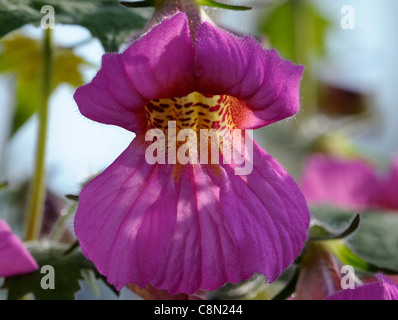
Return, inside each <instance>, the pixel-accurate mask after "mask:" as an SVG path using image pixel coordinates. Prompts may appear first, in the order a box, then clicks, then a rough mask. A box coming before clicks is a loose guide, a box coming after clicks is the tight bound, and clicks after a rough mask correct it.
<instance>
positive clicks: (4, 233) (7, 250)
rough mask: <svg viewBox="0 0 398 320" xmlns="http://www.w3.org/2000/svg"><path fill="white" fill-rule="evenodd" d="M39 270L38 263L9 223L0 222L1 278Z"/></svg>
mask: <svg viewBox="0 0 398 320" xmlns="http://www.w3.org/2000/svg"><path fill="white" fill-rule="evenodd" d="M37 268H38V266H37V263H36V261H35V260H34V259H33V257H32V256H31V255H30V253H29V252H28V250H27V249H26V248H25V247H24V245H23V244H22V242H21V241H20V240H19V239H18V237H17V236H16V235H15V234H13V233H12V231H11V229H10V227H9V226H8V224H7V223H5V222H4V221H2V220H0V277H9V276H14V275H18V274H24V273H29V272H32V271H35V270H36V269H37Z"/></svg>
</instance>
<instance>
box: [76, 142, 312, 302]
mask: <svg viewBox="0 0 398 320" xmlns="http://www.w3.org/2000/svg"><path fill="white" fill-rule="evenodd" d="M140 139H141V138H139V137H138V138H136V139H135V140H134V141H133V143H132V144H131V146H130V147H129V148H128V149H127V150H126V151H125V152H124V153H123V154H122V155H121V156H120V157H119V158H118V159H117V160H116V161H115V162H114V163H113V164H112V165H111V166H110V167H108V168H107V169H106V170H105V171H104V172H103V173H102V174H101V175H100V176H98V177H97V178H95V179H94V180H93V181H92V182H90V183H89V184H88V185H87V186H86V187H85V188H84V189H83V190H82V193H81V195H80V201H79V208H78V210H77V213H76V218H75V231H76V235H77V237H78V239H79V243H80V245H81V248H82V250H83V253H84V254H85V255H86V256H87V257H88V258H89V259H90V260H92V261H93V262H94V264H95V265H96V267H97V268H98V270H99V271H100V272H101V273H102V274H104V275H106V276H107V278H108V281H109V282H110V283H112V284H114V285H115V286H116V288H117V289H120V288H121V287H123V286H124V285H126V284H127V283H136V284H138V285H140V286H141V287H144V286H146V285H147V284H148V283H149V284H152V285H153V286H155V287H156V288H159V289H166V290H168V291H169V292H170V293H171V294H174V293H176V292H183V293H192V292H195V291H197V290H198V289H207V290H214V289H217V288H219V287H221V286H222V285H223V284H224V283H226V282H227V281H230V282H238V281H241V280H244V279H247V278H249V277H250V276H251V275H253V273H255V272H258V273H262V274H265V275H266V276H267V277H268V279H267V280H268V281H273V280H275V278H276V277H277V276H278V275H280V273H281V272H282V271H283V270H284V269H285V268H286V267H287V266H288V265H289V264H291V263H292V262H293V260H294V259H295V258H296V256H297V255H298V254H299V252H300V250H301V249H302V246H303V244H304V241H305V239H306V231H307V228H308V224H309V213H308V209H307V207H306V204H305V201H304V198H303V196H302V194H301V193H300V191H299V190H298V187H297V185H296V184H295V183H294V181H293V180H292V178H291V177H290V176H288V175H287V174H286V173H285V172H284V171H283V170H282V168H281V167H280V166H279V165H278V164H277V163H276V162H275V161H274V160H273V159H272V158H270V157H269V156H268V155H266V154H265V152H264V151H262V150H261V149H260V148H259V147H257V146H256V148H255V149H256V151H255V155H254V156H255V158H256V160H257V163H258V165H255V168H254V171H253V173H252V174H251V175H249V176H248V177H246V178H242V177H240V176H235V174H234V172H233V170H232V168H231V167H229V166H225V167H224V168H222V167H219V172H218V171H217V170H216V172H214V171H213V169H212V168H211V167H209V166H207V165H194V166H190V165H185V166H183V167H180V170H179V169H178V168H177V170H176V167H175V166H174V165H153V166H151V165H148V164H147V163H146V162H145V158H144V152H145V151H144V145H143V143H142V140H140Z"/></svg>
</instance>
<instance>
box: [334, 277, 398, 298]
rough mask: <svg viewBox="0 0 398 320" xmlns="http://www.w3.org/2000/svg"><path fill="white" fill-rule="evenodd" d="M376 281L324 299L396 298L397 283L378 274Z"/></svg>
mask: <svg viewBox="0 0 398 320" xmlns="http://www.w3.org/2000/svg"><path fill="white" fill-rule="evenodd" d="M377 277H378V281H376V282H372V283H367V284H364V285H362V286H359V287H357V288H355V289H346V290H342V291H339V292H336V293H334V294H332V295H331V296H329V297H327V298H326V300H398V285H397V284H396V283H394V282H393V281H391V280H390V279H389V278H388V277H386V276H384V275H382V274H379V275H378V276H377Z"/></svg>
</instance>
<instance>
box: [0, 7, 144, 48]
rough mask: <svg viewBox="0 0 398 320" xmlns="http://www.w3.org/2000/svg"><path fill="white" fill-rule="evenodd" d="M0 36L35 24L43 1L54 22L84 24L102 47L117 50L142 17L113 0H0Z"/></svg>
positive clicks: (37, 23)
mask: <svg viewBox="0 0 398 320" xmlns="http://www.w3.org/2000/svg"><path fill="white" fill-rule="evenodd" d="M0 4H1V6H0V37H1V36H3V35H5V34H7V33H8V32H10V31H12V30H14V29H17V28H19V27H21V26H23V25H25V24H30V23H31V24H33V25H36V26H38V25H39V24H40V21H41V19H42V18H43V16H44V15H45V14H41V13H40V10H41V8H42V7H43V6H44V5H50V6H52V7H53V8H54V12H55V23H63V24H74V25H80V26H83V27H85V28H87V29H88V30H89V31H90V32H91V34H92V35H93V36H94V37H96V38H98V39H99V40H100V41H101V43H102V45H103V46H104V49H105V50H106V51H117V50H118V48H119V46H120V45H121V44H122V43H123V42H124V41H125V40H126V39H127V38H128V36H129V35H130V34H131V32H132V31H133V30H136V29H142V27H143V26H144V25H145V23H146V19H145V18H144V17H143V16H142V15H141V14H139V13H137V12H135V11H133V10H131V9H127V8H124V7H123V6H121V5H119V3H118V1H117V0H90V1H89V0H63V1H59V0H0Z"/></svg>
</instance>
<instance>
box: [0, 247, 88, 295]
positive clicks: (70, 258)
mask: <svg viewBox="0 0 398 320" xmlns="http://www.w3.org/2000/svg"><path fill="white" fill-rule="evenodd" d="M27 247H28V250H29V252H30V253H31V254H32V256H33V257H34V259H35V260H36V262H37V264H38V265H39V269H38V270H37V271H35V272H32V273H29V274H25V275H18V276H13V277H8V278H6V279H5V281H4V284H3V287H2V289H8V299H9V300H16V299H21V298H23V297H24V296H25V295H26V294H29V293H33V295H34V297H35V298H36V300H72V299H74V296H75V293H76V292H77V291H78V290H79V289H80V285H79V282H78V281H79V280H81V279H83V276H82V273H81V271H82V270H86V269H92V268H93V266H92V264H91V263H90V262H89V261H88V260H87V259H86V258H85V257H84V256H83V254H82V253H81V251H80V250H73V251H72V252H70V253H69V254H67V255H65V254H64V253H65V250H67V249H68V248H69V245H67V244H60V243H54V242H52V243H49V242H34V243H29V244H28V245H27ZM45 265H50V266H52V267H53V268H54V275H55V277H54V282H55V288H54V289H42V287H41V285H40V282H41V280H42V278H43V277H44V276H45V273H40V270H41V268H42V267H43V266H45Z"/></svg>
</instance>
